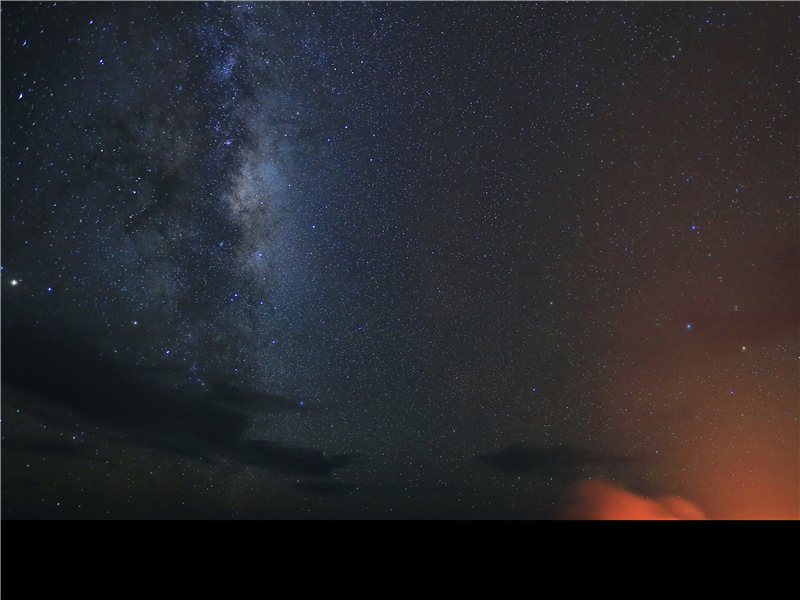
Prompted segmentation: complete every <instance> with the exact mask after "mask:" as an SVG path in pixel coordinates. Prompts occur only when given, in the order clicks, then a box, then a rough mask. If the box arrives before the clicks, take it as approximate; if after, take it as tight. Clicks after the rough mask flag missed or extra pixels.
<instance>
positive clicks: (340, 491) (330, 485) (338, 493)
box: [294, 481, 358, 497]
mask: <svg viewBox="0 0 800 600" xmlns="http://www.w3.org/2000/svg"><path fill="white" fill-rule="evenodd" d="M294 487H296V488H297V489H299V490H300V491H303V492H307V493H309V494H315V495H317V496H329V497H342V496H347V495H348V494H350V493H351V492H352V491H353V490H356V489H358V486H357V485H356V484H353V483H342V482H340V481H301V482H299V483H296V484H295V486H294Z"/></svg>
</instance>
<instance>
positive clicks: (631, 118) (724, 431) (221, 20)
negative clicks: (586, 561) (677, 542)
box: [0, 2, 800, 520]
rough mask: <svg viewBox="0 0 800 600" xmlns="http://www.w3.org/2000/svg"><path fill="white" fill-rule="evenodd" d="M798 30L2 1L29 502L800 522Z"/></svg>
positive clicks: (525, 9)
mask: <svg viewBox="0 0 800 600" xmlns="http://www.w3.org/2000/svg"><path fill="white" fill-rule="evenodd" d="M798 12H799V7H798V4H797V3H779V2H768V3H750V2H748V3H726V2H714V3H704V2H688V3H681V2H664V3H662V2H642V3H624V4H623V3H595V2H588V3H581V2H578V3H562V2H546V3H528V2H513V3H498V2H487V3H483V2H476V3H460V2H451V3H447V2H445V3H427V2H395V3H378V2H375V3H372V2H367V3H355V2H353V3H336V2H325V3H314V2H310V3H295V2H288V3H241V4H240V3H233V2H231V3H216V2H209V3H200V2H198V3H195V2H174V3H172V2H163V3H150V4H148V3H139V2H131V3H128V2H120V3H103V2H99V3H98V2H91V3H65V2H58V3H54V2H50V3H28V2H24V3H15V2H3V4H2V11H1V12H0V16H1V18H2V64H1V67H2V71H1V77H2V99H1V100H2V272H1V273H0V275H1V277H2V281H1V286H2V517H3V518H4V519H31V518H45V519H58V518H64V519H548V520H551V519H604V518H668V517H675V518H709V519H756V518H780V519H795V518H798V517H800V481H799V473H800V464H799V459H798V457H799V456H800V451H799V448H798V429H799V428H798V391H799V390H798V357H799V356H800V349H799V348H798V325H799V324H800V314H798V311H799V310H800V308H799V307H800V297H799V294H798V288H799V286H798V277H799V274H800V261H799V260H798V256H799V255H800V252H799V250H800V246H799V245H798V233H799V232H798V223H799V221H798V193H800V190H798V164H799V160H798V159H800V156H798V153H799V150H798V149H799V148H800V143H799V140H798V135H799V132H800V111H798V107H799V104H798V91H799V89H800V88H798V62H797V61H798V57H800V52H798V50H800V43H799V42H798V39H800V38H799V37H798V29H797V27H798Z"/></svg>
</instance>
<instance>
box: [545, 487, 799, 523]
mask: <svg viewBox="0 0 800 600" xmlns="http://www.w3.org/2000/svg"><path fill="white" fill-rule="evenodd" d="M560 516H561V518H563V519H569V520H596V521H668V520H671V521H676V520H682V521H686V520H705V519H709V518H714V519H733V520H797V519H798V518H800V515H797V514H793V513H792V511H791V508H789V507H786V508H779V507H775V506H771V505H769V504H768V503H767V505H764V503H763V497H762V496H761V495H760V494H752V495H749V496H744V495H743V496H741V497H738V498H733V499H731V498H726V499H725V502H723V503H722V504H721V506H720V507H718V508H717V509H716V514H714V515H713V516H708V515H707V514H706V512H705V511H703V510H702V509H701V508H700V507H699V506H698V505H697V504H694V503H693V502H689V501H688V500H685V499H683V498H680V497H678V496H664V497H659V498H647V497H644V496H640V495H637V494H634V493H632V492H629V491H627V490H624V489H622V488H620V487H618V486H615V485H612V484H610V483H608V482H606V481H601V480H597V479H593V480H588V481H584V482H581V483H579V484H578V485H577V486H576V487H575V489H574V490H573V493H572V496H571V497H570V499H569V502H568V503H567V505H566V506H565V507H564V509H563V510H562V511H561V515H560Z"/></svg>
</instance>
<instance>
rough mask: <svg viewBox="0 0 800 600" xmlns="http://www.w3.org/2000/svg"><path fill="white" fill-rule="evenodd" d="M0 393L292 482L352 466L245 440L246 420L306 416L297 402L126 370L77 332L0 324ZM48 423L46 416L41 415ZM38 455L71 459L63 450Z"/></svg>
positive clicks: (155, 444) (60, 446) (149, 443)
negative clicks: (6, 390)
mask: <svg viewBox="0 0 800 600" xmlns="http://www.w3.org/2000/svg"><path fill="white" fill-rule="evenodd" d="M2 357H3V362H2V377H3V384H4V386H9V387H10V388H11V389H14V390H17V391H22V392H27V393H29V394H33V395H35V396H36V397H38V398H41V399H42V400H44V401H45V404H46V405H48V406H50V409H47V408H46V409H45V410H46V411H48V410H49V414H50V415H53V416H55V415H57V414H61V413H63V411H66V412H67V414H69V415H70V417H71V418H73V415H74V419H76V420H77V419H80V420H83V421H85V422H88V423H97V424H101V425H103V426H104V427H106V428H110V429H111V430H113V431H116V432H119V433H122V434H123V435H124V436H125V438H126V439H128V440H130V441H132V442H133V443H134V444H136V445H140V446H145V447H151V448H157V449H160V450H166V451H170V452H173V453H177V454H179V455H181V456H183V457H185V458H195V459H206V460H213V459H214V458H215V457H217V456H222V457H225V458H227V459H228V460H233V461H238V462H241V463H243V464H248V465H253V466H258V467H265V468H270V469H274V470H276V471H280V472H283V473H291V474H298V475H316V476H327V475H330V474H331V472H332V471H333V470H335V469H337V468H340V467H344V466H347V465H348V464H350V463H351V462H352V460H353V458H354V457H353V456H350V455H335V454H328V453H326V452H323V451H320V450H314V449H306V448H299V447H292V446H284V445H278V444H274V443H272V442H269V441H265V440H251V439H246V432H247V429H248V426H249V424H250V421H251V418H252V417H253V415H256V414H262V413H275V412H285V411H301V410H306V409H305V408H304V407H303V406H302V403H300V402H297V401H294V400H291V399H288V398H283V397H280V396H276V395H273V394H266V393H259V392H257V391H254V390H241V389H238V388H237V387H236V386H234V385H231V384H227V383H212V384H210V385H209V386H207V388H205V387H204V388H201V387H200V386H196V385H195V386H190V385H188V382H178V381H176V374H175V373H166V374H164V373H163V372H162V373H160V376H157V375H159V374H154V372H153V371H152V370H148V369H143V368H141V367H137V366H136V365H133V364H128V363H126V362H124V361H122V360H119V359H117V358H116V357H115V355H114V353H113V351H112V352H109V351H107V350H104V349H103V348H102V347H101V345H99V344H96V343H94V342H92V341H90V340H87V339H86V338H85V337H84V336H83V335H81V334H80V333H79V332H77V331H71V330H68V329H62V328H58V327H55V326H54V327H33V326H20V325H17V324H6V325H5V326H4V327H3V331H2ZM45 418H47V415H45ZM44 443H46V444H47V446H46V447H43V448H39V450H41V451H44V452H48V453H53V452H55V453H58V454H70V453H71V451H70V448H69V444H65V443H62V442H51V441H48V442H44Z"/></svg>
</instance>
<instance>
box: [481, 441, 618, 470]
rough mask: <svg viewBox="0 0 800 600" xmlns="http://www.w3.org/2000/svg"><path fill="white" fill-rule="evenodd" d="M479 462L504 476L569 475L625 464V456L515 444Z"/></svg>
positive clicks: (570, 448) (566, 447) (484, 456)
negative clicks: (580, 470)
mask: <svg viewBox="0 0 800 600" xmlns="http://www.w3.org/2000/svg"><path fill="white" fill-rule="evenodd" d="M478 459H479V460H481V461H483V462H485V463H488V464H490V465H491V466H492V467H494V468H495V469H497V470H498V471H501V472H503V473H529V472H536V471H539V472H542V473H547V474H552V473H569V472H571V471H575V470H578V469H581V468H583V467H588V466H592V465H601V464H607V463H617V462H624V461H626V460H627V459H625V458H623V457H615V456H605V455H601V454H598V453H596V452H592V451H590V450H585V449H582V448H577V447H573V446H555V447H552V448H547V447H542V446H535V445H529V444H523V443H513V444H510V445H509V446H506V447H505V448H503V449H502V450H499V451H497V452H494V453H492V454H484V455H481V456H479V457H478Z"/></svg>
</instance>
